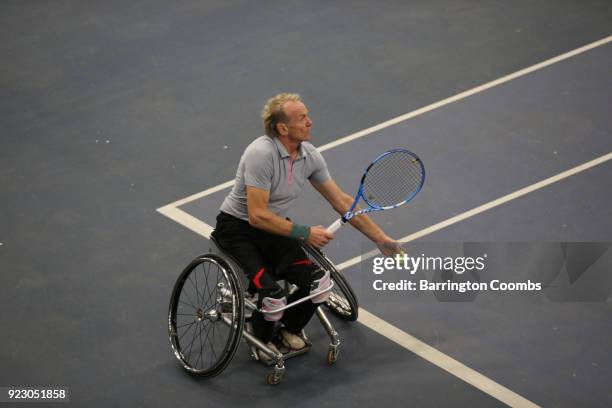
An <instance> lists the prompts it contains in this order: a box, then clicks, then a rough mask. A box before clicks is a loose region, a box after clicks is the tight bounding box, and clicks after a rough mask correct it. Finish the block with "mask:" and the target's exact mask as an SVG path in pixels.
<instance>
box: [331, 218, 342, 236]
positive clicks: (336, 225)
mask: <svg viewBox="0 0 612 408" xmlns="http://www.w3.org/2000/svg"><path fill="white" fill-rule="evenodd" d="M342 224H344V223H343V222H342V218H338V219H337V220H336V221H334V223H333V224H332V225H330V226H329V227H327V232H331V233H332V234H333V233H335V232H336V231H338V230H339V229H340V227H341V226H342Z"/></svg>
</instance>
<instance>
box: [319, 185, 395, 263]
mask: <svg viewBox="0 0 612 408" xmlns="http://www.w3.org/2000/svg"><path fill="white" fill-rule="evenodd" d="M311 184H312V186H313V187H314V188H315V189H316V190H317V191H318V192H319V193H320V194H321V195H322V196H323V197H324V198H325V199H326V200H327V201H328V202H329V203H330V204H331V206H332V207H333V209H334V210H336V211H337V212H338V214H340V215H344V214H345V213H346V212H347V211H348V210H349V208H351V205H352V204H353V201H354V200H355V199H354V197H351V196H350V195H348V194H346V193H345V192H344V191H342V190H341V189H340V187H338V185H337V184H336V182H335V181H334V180H333V179H331V178H329V179H327V180H326V181H323V182H321V183H319V182H314V181H313V182H311ZM349 223H350V224H351V225H352V226H353V227H355V228H357V229H358V230H359V231H361V233H363V234H364V235H365V236H366V237H368V238H369V239H370V240H371V241H372V242H374V243H375V244H376V245H377V246H378V248H379V249H380V251H381V252H382V253H383V254H384V255H392V254H395V253H399V252H400V247H399V244H398V243H397V242H396V241H395V240H394V239H392V238H390V237H389V236H387V234H385V232H384V231H383V230H382V229H381V228H380V227H379V226H378V225H377V224H376V223H375V222H374V221H372V220H371V219H370V218H369V217H368V216H367V215H365V214H362V215H359V216H357V217H354V218H352V219H351V220H350V221H349Z"/></svg>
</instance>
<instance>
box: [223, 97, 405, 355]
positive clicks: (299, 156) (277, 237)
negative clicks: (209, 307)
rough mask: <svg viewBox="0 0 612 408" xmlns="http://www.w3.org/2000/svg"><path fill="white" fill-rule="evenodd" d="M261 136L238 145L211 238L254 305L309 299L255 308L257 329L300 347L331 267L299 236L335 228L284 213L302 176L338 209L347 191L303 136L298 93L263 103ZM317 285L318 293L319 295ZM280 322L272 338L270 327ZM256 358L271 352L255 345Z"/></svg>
mask: <svg viewBox="0 0 612 408" xmlns="http://www.w3.org/2000/svg"><path fill="white" fill-rule="evenodd" d="M262 118H263V123H264V129H265V134H266V135H265V136H261V137H259V138H257V139H255V141H253V142H252V143H251V144H250V145H249V146H248V147H247V148H246V149H245V151H244V153H243V155H242V157H241V159H240V163H239V164H238V170H237V172H236V178H235V180H234V187H233V188H232V190H231V192H230V193H229V195H228V196H227V197H226V198H225V200H224V201H223V204H222V205H221V208H220V210H221V211H220V214H219V215H218V216H217V225H216V228H215V231H214V232H213V237H214V238H215V240H216V241H217V242H218V243H219V244H220V245H221V246H222V247H223V249H224V250H225V251H227V252H229V253H230V254H231V255H232V256H233V257H234V258H236V260H237V261H238V262H240V264H241V266H242V268H243V270H244V272H245V273H246V275H247V278H248V280H249V285H250V289H251V290H252V291H256V292H257V293H258V303H257V307H258V309H260V310H263V311H266V310H275V309H278V308H280V307H282V306H284V305H287V304H289V303H291V302H293V301H296V300H298V299H300V298H303V297H305V296H310V295H314V296H313V297H312V299H310V300H308V301H305V302H302V303H300V304H298V305H295V306H294V307H291V308H289V309H286V310H284V311H280V312H277V313H260V312H258V311H255V312H254V313H253V317H252V320H251V322H252V325H253V332H254V335H255V336H256V337H258V338H259V339H260V340H262V341H263V342H264V343H267V346H268V347H270V348H271V349H273V350H274V351H277V348H276V345H275V344H274V342H275V341H281V342H282V343H283V345H284V346H285V347H287V348H290V349H292V350H299V349H302V348H304V347H305V342H304V340H303V339H302V338H301V337H300V333H301V331H302V329H303V328H304V326H305V325H306V324H307V323H308V321H309V320H310V318H311V317H312V316H313V314H314V312H315V310H316V308H317V306H318V304H319V303H321V302H324V301H325V300H326V296H327V295H328V294H329V292H328V291H327V292H325V289H326V288H328V287H329V285H330V278H329V273H328V272H326V271H324V270H322V269H320V268H319V267H318V266H317V265H316V264H313V263H312V262H311V261H310V260H308V258H307V257H306V255H305V253H304V252H303V250H302V249H301V247H300V244H299V242H298V241H299V240H303V241H306V242H307V243H308V244H310V245H312V246H314V247H316V248H321V247H323V246H325V245H326V244H327V243H328V242H329V241H331V240H332V239H333V238H334V236H333V234H332V233H329V232H327V231H326V229H325V227H323V226H321V225H317V226H305V225H300V224H297V223H295V222H291V221H289V220H288V219H287V218H286V214H287V212H288V210H289V208H290V207H291V204H292V203H293V202H294V201H295V200H296V199H297V198H298V197H299V194H300V192H301V190H302V188H303V186H304V184H305V183H306V181H307V180H308V181H309V182H310V183H311V184H312V185H313V187H314V188H315V189H316V190H317V191H318V192H319V193H320V194H321V195H322V196H323V197H324V198H325V199H326V200H327V201H328V202H329V203H330V204H331V206H332V207H333V208H334V210H336V211H337V212H338V213H339V214H341V215H342V214H344V213H345V212H346V211H347V210H348V209H349V207H350V206H351V204H352V202H353V198H352V197H351V196H349V195H348V194H346V193H344V192H343V191H342V190H341V189H340V188H339V187H338V186H337V185H336V183H335V182H334V181H333V179H332V178H331V176H330V174H329V171H328V169H327V164H326V163H325V160H324V159H323V156H322V155H321V153H319V152H318V151H317V150H316V149H315V147H314V146H313V145H312V144H310V143H309V140H310V129H311V127H312V121H311V120H310V118H309V117H308V110H307V108H306V106H305V105H304V104H303V103H302V101H301V99H300V97H299V95H297V94H287V93H282V94H279V95H276V96H274V97H273V98H271V99H270V100H268V102H267V103H266V105H265V106H264V109H263V112H262ZM351 224H352V225H353V226H354V227H355V228H357V229H358V230H359V231H361V232H362V233H363V234H364V235H365V236H367V237H368V238H369V239H370V240H372V241H373V242H374V243H376V245H377V246H378V247H379V249H380V250H381V252H382V253H383V254H385V255H392V254H394V253H398V252H399V251H400V247H399V245H398V243H397V242H396V241H395V240H393V239H391V238H390V237H388V236H387V235H386V234H385V233H384V232H383V231H382V229H381V228H380V227H378V226H377V225H376V224H375V223H374V222H373V221H372V220H371V219H369V218H368V217H367V216H360V217H355V218H353V219H352V220H351ZM277 279H283V280H285V281H287V282H290V283H292V284H294V285H296V286H297V288H298V289H297V291H295V292H293V293H292V294H291V295H290V296H289V297H288V298H287V297H286V296H285V292H284V290H283V289H282V288H281V287H280V285H279V284H278V283H277V282H276V280H277ZM319 291H321V292H322V294H320V295H317V293H318V292H319ZM278 321H280V322H282V324H283V328H282V329H281V330H280V333H279V338H280V340H278V339H276V338H275V333H274V327H275V324H276V323H277V322H278ZM260 358H262V359H263V360H269V357H268V356H266V355H265V354H262V353H260Z"/></svg>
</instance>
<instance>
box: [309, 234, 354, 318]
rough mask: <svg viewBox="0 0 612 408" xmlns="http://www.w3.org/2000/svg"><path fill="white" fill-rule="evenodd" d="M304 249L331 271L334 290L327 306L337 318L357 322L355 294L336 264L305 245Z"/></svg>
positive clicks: (312, 259)
mask: <svg viewBox="0 0 612 408" xmlns="http://www.w3.org/2000/svg"><path fill="white" fill-rule="evenodd" d="M302 247H303V248H304V251H305V252H306V253H307V255H308V257H309V258H310V260H311V261H313V262H316V263H317V264H318V265H320V266H321V267H322V268H324V269H326V270H328V271H329V273H330V275H331V278H332V280H333V281H334V288H333V289H332V290H331V293H330V296H329V298H328V299H327V301H326V302H325V306H327V308H328V309H329V310H330V311H331V312H332V313H333V314H335V315H336V316H338V317H339V318H341V319H344V320H348V321H355V320H357V317H358V314H359V304H358V303H357V297H356V296H355V292H353V289H352V288H351V285H349V283H348V281H347V280H346V278H345V277H344V275H342V274H341V273H340V272H339V271H338V270H337V269H336V267H335V266H334V264H333V263H332V262H331V261H330V260H329V259H328V258H327V257H326V256H325V255H324V254H323V252H321V251H320V250H318V249H316V248H314V247H312V246H310V245H307V244H303V245H302Z"/></svg>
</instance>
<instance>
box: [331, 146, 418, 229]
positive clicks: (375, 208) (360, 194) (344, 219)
mask: <svg viewBox="0 0 612 408" xmlns="http://www.w3.org/2000/svg"><path fill="white" fill-rule="evenodd" d="M397 152H403V153H407V154H409V155H410V156H412V157H413V158H414V159H415V160H416V162H417V163H419V166H421V172H422V174H423V176H422V177H421V183H420V184H419V186H418V188H417V189H416V190H415V191H414V192H413V193H412V194H410V195H409V196H408V197H407V198H406V199H405V200H404V201H402V202H399V203H397V204H394V205H390V206H384V207H383V206H378V205H375V204H372V203H370V202H368V200H367V199H366V197H365V195H364V191H363V183H364V182H365V179H366V176H367V174H368V171H370V169H371V168H372V166H374V165H375V164H376V163H377V162H379V161H380V160H382V159H383V158H384V157H386V156H388V155H390V154H393V153H397ZM423 184H425V166H424V165H423V161H422V160H421V159H420V158H419V156H417V155H416V154H414V153H412V152H411V151H410V150H406V149H391V150H388V151H386V152H384V153H383V154H381V155H380V156H378V157H377V158H376V159H374V161H373V162H372V163H370V165H369V166H368V167H367V168H366V170H365V171H364V172H363V176H361V181H360V182H359V190H358V191H357V195H356V196H355V201H353V205H352V206H351V208H350V209H349V210H348V211H347V212H346V214H344V215H343V216H342V223H346V222H347V221H349V220H350V219H351V218H353V217H355V216H357V215H360V214H367V213H369V212H373V211H383V210H389V209H391V208H397V207H399V206H400V205H404V204H406V203H407V202H408V201H410V200H412V199H413V198H414V197H415V196H416V195H417V194H418V193H419V191H421V189H422V188H423ZM360 198H363V201H364V202H365V203H366V204H367V205H368V208H363V209H361V210H359V211H357V212H355V213H354V212H353V210H354V209H355V207H356V206H357V203H358V202H359V199H360Z"/></svg>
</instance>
